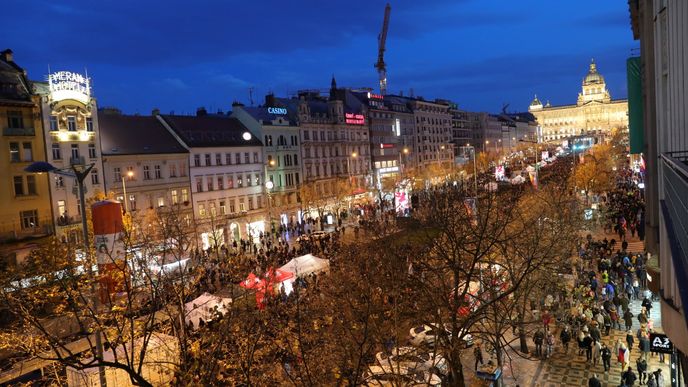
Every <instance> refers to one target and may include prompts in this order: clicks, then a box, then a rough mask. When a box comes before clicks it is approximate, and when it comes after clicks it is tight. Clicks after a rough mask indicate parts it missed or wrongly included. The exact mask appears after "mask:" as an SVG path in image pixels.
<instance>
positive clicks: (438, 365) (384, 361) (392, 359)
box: [375, 347, 448, 375]
mask: <svg viewBox="0 0 688 387" xmlns="http://www.w3.org/2000/svg"><path fill="white" fill-rule="evenodd" d="M375 360H377V362H378V364H379V365H380V366H382V367H392V368H393V369H395V368H408V369H412V370H420V371H428V372H431V371H435V370H436V371H437V372H438V373H439V374H442V375H446V374H447V371H448V366H447V360H446V359H445V358H444V357H443V356H442V355H439V354H436V353H433V352H426V351H423V350H422V349H419V348H415V347H398V348H394V349H392V352H391V353H387V352H378V353H377V354H376V355H375Z"/></svg>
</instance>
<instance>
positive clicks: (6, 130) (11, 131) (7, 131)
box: [2, 128, 36, 137]
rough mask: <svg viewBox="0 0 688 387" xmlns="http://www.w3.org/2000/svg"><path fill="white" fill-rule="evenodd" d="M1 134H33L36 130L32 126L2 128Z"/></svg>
mask: <svg viewBox="0 0 688 387" xmlns="http://www.w3.org/2000/svg"><path fill="white" fill-rule="evenodd" d="M2 135H3V136H25V137H29V136H35V135H36V130H35V129H34V128H4V129H3V130H2Z"/></svg>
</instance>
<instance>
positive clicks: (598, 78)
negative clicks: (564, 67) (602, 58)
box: [583, 59, 604, 85]
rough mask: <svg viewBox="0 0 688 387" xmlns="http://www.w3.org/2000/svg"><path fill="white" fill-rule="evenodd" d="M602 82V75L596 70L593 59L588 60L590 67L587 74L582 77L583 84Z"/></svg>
mask: <svg viewBox="0 0 688 387" xmlns="http://www.w3.org/2000/svg"><path fill="white" fill-rule="evenodd" d="M602 83H604V77H603V76H602V75H600V73H598V72H597V65H595V60H594V59H593V60H592V62H590V69H589V70H588V75H586V76H585V79H583V85H595V84H602Z"/></svg>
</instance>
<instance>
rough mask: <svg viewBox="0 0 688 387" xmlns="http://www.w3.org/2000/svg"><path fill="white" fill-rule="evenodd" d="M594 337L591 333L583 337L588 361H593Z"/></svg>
mask: <svg viewBox="0 0 688 387" xmlns="http://www.w3.org/2000/svg"><path fill="white" fill-rule="evenodd" d="M593 341H594V340H593V339H592V337H590V335H589V334H586V335H585V338H584V339H583V345H584V346H585V360H587V361H592V343H593Z"/></svg>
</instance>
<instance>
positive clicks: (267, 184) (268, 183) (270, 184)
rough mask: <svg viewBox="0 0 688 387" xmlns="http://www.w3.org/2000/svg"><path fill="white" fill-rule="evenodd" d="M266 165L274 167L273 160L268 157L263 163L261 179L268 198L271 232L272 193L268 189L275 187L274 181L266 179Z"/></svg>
mask: <svg viewBox="0 0 688 387" xmlns="http://www.w3.org/2000/svg"><path fill="white" fill-rule="evenodd" d="M268 166H270V167H274V166H275V160H273V159H270V160H268V162H267V163H266V164H265V165H263V176H264V177H263V181H265V184H264V187H265V194H266V196H267V199H268V227H269V228H270V232H272V200H271V199H272V193H271V192H270V191H271V190H272V189H273V188H274V187H275V183H273V182H272V180H270V179H268Z"/></svg>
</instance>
